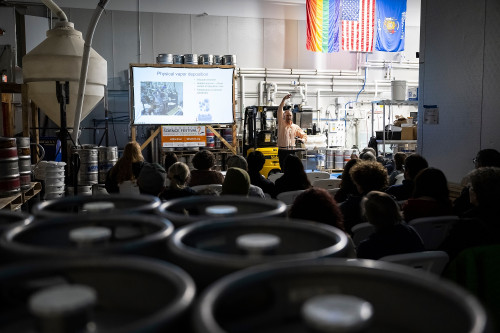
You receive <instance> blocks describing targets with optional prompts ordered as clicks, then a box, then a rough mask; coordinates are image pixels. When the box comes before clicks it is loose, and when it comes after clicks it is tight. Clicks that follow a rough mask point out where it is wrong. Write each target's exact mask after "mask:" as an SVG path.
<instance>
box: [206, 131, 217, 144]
mask: <svg viewBox="0 0 500 333" xmlns="http://www.w3.org/2000/svg"><path fill="white" fill-rule="evenodd" d="M214 137H215V134H214V132H212V131H211V130H209V129H208V128H207V148H214V147H215V138H214Z"/></svg>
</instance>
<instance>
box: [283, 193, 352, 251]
mask: <svg viewBox="0 0 500 333" xmlns="http://www.w3.org/2000/svg"><path fill="white" fill-rule="evenodd" d="M288 216H289V217H290V218H292V219H300V220H308V221H314V222H320V223H324V224H328V225H331V226H332V227H336V228H338V229H340V230H342V231H345V230H344V221H343V217H342V213H341V212H340V209H339V206H338V205H337V203H336V202H335V200H334V199H333V197H332V196H331V195H330V193H328V191H327V190H325V189H322V188H317V187H311V188H309V189H307V190H305V191H304V192H302V193H301V194H299V195H298V196H297V198H295V201H294V202H293V205H292V207H291V208H290V211H289V213H288ZM348 237H349V236H348ZM349 241H350V250H349V255H348V257H352V258H354V257H356V252H355V250H354V243H353V242H352V239H351V237H349Z"/></svg>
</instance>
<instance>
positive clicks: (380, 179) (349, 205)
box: [340, 161, 387, 234]
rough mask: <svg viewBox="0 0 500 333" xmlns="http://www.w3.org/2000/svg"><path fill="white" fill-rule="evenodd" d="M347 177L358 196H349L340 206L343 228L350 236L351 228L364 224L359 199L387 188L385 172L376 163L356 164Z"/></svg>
mask: <svg viewBox="0 0 500 333" xmlns="http://www.w3.org/2000/svg"><path fill="white" fill-rule="evenodd" d="M349 175H350V176H351V178H352V181H353V182H354V184H355V185H356V188H357V191H358V193H359V194H358V195H351V196H349V197H348V198H347V200H346V201H344V202H343V203H342V204H341V205H340V210H341V211H342V215H343V216H344V226H345V229H346V231H347V232H348V233H349V234H351V228H352V227H353V226H354V225H356V224H358V223H362V222H366V220H365V218H364V216H363V214H362V213H361V199H362V198H363V196H364V195H366V194H367V193H368V192H370V191H383V190H384V189H385V187H386V186H387V171H386V169H385V168H384V166H383V165H382V164H380V163H378V162H369V161H361V162H359V163H356V164H355V165H354V166H353V167H352V168H351V170H350V171H349Z"/></svg>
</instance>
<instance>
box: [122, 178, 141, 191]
mask: <svg viewBox="0 0 500 333" xmlns="http://www.w3.org/2000/svg"><path fill="white" fill-rule="evenodd" d="M118 189H119V192H120V194H141V191H140V190H139V186H138V185H137V181H135V180H125V181H123V182H121V183H120V184H118Z"/></svg>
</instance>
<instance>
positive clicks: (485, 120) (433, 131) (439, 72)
mask: <svg viewBox="0 0 500 333" xmlns="http://www.w3.org/2000/svg"><path fill="white" fill-rule="evenodd" d="M422 3H423V18H424V19H423V30H422V40H421V42H422V46H423V48H422V49H421V51H422V52H421V59H420V61H421V70H420V71H421V72H420V81H421V87H422V97H423V100H422V101H421V107H422V105H437V106H438V107H439V124H437V125H426V124H423V123H422V122H420V128H419V131H420V132H421V133H422V134H423V135H422V136H421V139H420V140H419V147H420V149H421V153H422V154H423V155H424V156H425V157H426V158H427V159H428V160H429V161H430V164H431V165H432V166H435V167H437V168H440V169H442V170H443V171H444V172H445V174H446V175H447V176H448V179H449V180H450V181H453V182H460V180H461V178H462V177H463V176H464V175H465V174H466V173H467V172H469V171H470V170H471V169H472V168H473V163H472V158H473V157H475V156H476V153H477V151H478V150H480V149H485V148H495V149H497V150H500V133H499V131H498V124H499V123H500V117H499V115H498V105H499V103H500V96H499V94H498V91H499V85H498V76H499V74H500V69H499V67H498V50H499V42H500V39H499V37H498V28H499V23H498V21H499V19H500V4H499V3H498V2H497V1H492V0H481V1H474V2H470V1H467V0H460V1H454V0H446V1H440V2H439V3H437V2H435V1H429V0H426V1H422ZM420 120H422V118H420Z"/></svg>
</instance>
